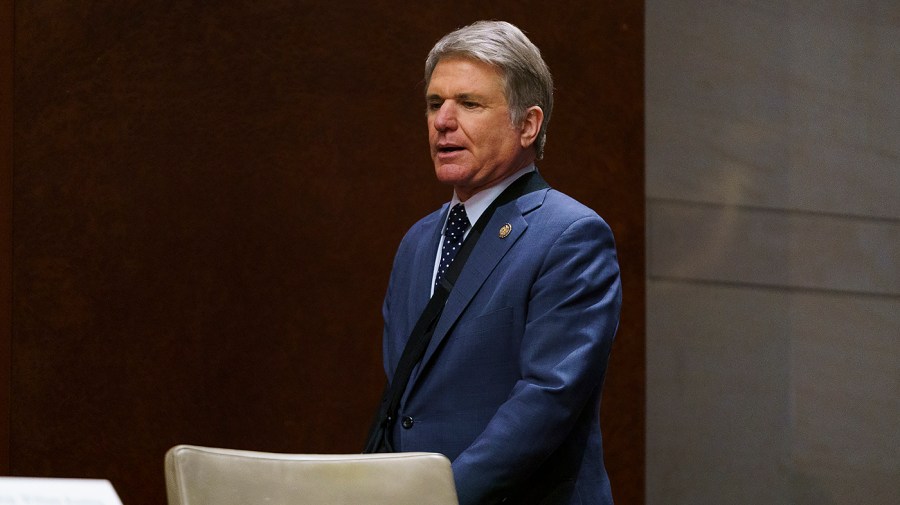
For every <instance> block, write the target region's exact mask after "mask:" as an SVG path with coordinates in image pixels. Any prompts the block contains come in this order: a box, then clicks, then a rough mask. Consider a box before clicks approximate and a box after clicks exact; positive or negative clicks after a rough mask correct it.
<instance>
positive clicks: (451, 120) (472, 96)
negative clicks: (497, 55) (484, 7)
mask: <svg viewBox="0 0 900 505" xmlns="http://www.w3.org/2000/svg"><path fill="white" fill-rule="evenodd" d="M425 102H426V107H427V116H428V140H429V143H430V144H431V159H432V160H433V161H434V171H435V174H436V175H437V178H438V180H439V181H441V182H443V183H445V184H451V185H453V187H454V189H455V190H456V194H457V196H459V198H460V200H462V201H465V200H467V199H468V198H469V197H470V196H472V195H473V194H475V193H477V192H478V191H481V190H482V189H485V188H488V187H490V186H493V185H494V184H496V183H498V182H500V181H501V180H502V179H504V178H505V177H506V176H508V175H511V174H513V173H515V172H516V171H517V170H519V169H520V168H522V167H524V166H526V165H527V164H529V163H531V162H532V161H533V159H534V153H533V150H530V149H527V148H528V147H529V146H530V145H531V141H529V140H527V139H525V138H523V135H522V128H516V127H514V126H513V125H512V124H511V123H510V116H509V107H508V105H507V102H506V95H505V93H504V88H503V79H502V78H501V76H500V72H499V71H498V70H497V69H496V68H494V67H493V66H491V65H488V64H486V63H483V62H480V61H477V60H471V59H467V58H460V57H450V58H444V59H442V60H440V61H439V62H438V64H437V65H436V66H435V68H434V72H433V73H432V74H431V81H430V82H429V84H428V90H427V91H426V92H425Z"/></svg>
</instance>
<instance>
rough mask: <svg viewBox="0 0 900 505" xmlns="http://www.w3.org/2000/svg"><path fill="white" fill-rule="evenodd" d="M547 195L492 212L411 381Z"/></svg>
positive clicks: (537, 194)
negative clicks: (502, 233) (503, 233)
mask: <svg viewBox="0 0 900 505" xmlns="http://www.w3.org/2000/svg"><path fill="white" fill-rule="evenodd" d="M546 194H547V190H546V189H544V190H540V191H535V192H532V193H529V194H527V195H524V196H522V197H521V198H519V199H518V200H516V201H515V202H510V203H508V204H506V205H504V206H503V207H500V208H498V209H497V211H496V212H494V215H493V216H492V217H491V220H490V221H489V222H488V224H487V226H486V227H485V229H484V233H483V234H482V236H481V239H480V240H479V241H478V243H477V244H476V245H475V249H473V250H472V254H471V256H469V259H468V261H466V264H465V267H464V268H463V270H462V272H460V275H459V278H458V279H457V280H456V284H455V285H454V287H453V290H452V291H451V292H450V297H449V298H448V299H447V304H446V305H444V311H443V312H442V313H441V317H440V319H439V320H438V323H437V326H436V327H435V329H434V335H433V336H432V337H431V342H430V343H429V344H428V348H427V349H426V350H425V355H424V356H423V358H422V361H421V363H420V364H419V365H420V366H419V367H417V370H416V371H415V373H414V375H413V378H412V379H411V383H414V382H415V381H416V379H417V378H418V374H419V371H420V370H423V369H426V367H427V365H428V362H429V361H430V360H431V358H432V357H433V356H434V354H435V351H436V350H437V348H438V347H439V346H440V345H441V342H442V341H443V340H444V339H445V338H446V337H447V335H448V334H449V332H450V330H451V329H452V328H453V326H454V325H455V324H456V321H457V320H458V319H459V317H460V316H461V315H462V313H463V311H464V310H465V309H466V307H468V305H469V303H470V302H471V301H472V298H473V297H474V296H475V294H476V293H477V292H478V290H479V289H480V288H481V286H482V284H484V281H485V280H486V279H487V277H488V275H490V273H491V272H492V271H493V270H494V268H495V267H496V266H497V264H498V263H500V261H501V260H502V259H503V257H504V256H505V255H506V254H507V252H509V250H510V249H511V248H512V247H513V245H515V243H516V242H517V241H518V240H519V237H521V236H522V234H523V233H524V232H525V230H526V229H527V228H528V221H526V219H525V217H524V216H525V215H526V214H528V213H529V212H531V211H533V210H534V209H536V208H537V207H540V205H541V203H543V201H544V196H545V195H546ZM506 224H509V225H510V226H511V228H512V229H511V230H510V231H509V235H507V236H505V237H504V238H500V236H499V235H500V233H499V231H500V229H501V227H503V226H504V225H506ZM407 392H408V391H407Z"/></svg>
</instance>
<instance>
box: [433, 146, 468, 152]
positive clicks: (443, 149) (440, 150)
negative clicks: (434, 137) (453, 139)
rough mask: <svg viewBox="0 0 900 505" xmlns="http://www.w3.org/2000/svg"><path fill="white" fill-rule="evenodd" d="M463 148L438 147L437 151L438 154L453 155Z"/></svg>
mask: <svg viewBox="0 0 900 505" xmlns="http://www.w3.org/2000/svg"><path fill="white" fill-rule="evenodd" d="M462 150H463V148H462V147H460V146H438V148H437V151H438V152H439V153H454V152H456V151H462Z"/></svg>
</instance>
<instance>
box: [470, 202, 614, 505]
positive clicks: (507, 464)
mask: <svg viewBox="0 0 900 505" xmlns="http://www.w3.org/2000/svg"><path fill="white" fill-rule="evenodd" d="M621 300H622V294H621V283H620V277H619V267H618V263H617V259H616V252H615V245H614V243H613V237H612V232H611V231H610V229H609V227H608V226H607V224H606V223H605V222H604V221H603V220H602V219H600V218H599V217H597V216H596V215H594V216H590V217H584V218H581V219H579V220H577V221H575V222H573V223H572V224H571V225H569V226H568V228H567V229H566V230H565V231H564V232H563V233H562V234H561V235H560V236H559V238H558V239H557V240H556V241H555V242H554V243H553V245H552V247H550V249H549V250H548V251H546V253H545V257H544V261H543V263H542V266H541V267H540V269H539V272H538V273H537V277H536V280H535V282H534V284H533V285H532V287H531V291H530V299H529V301H528V307H527V318H526V324H525V330H524V334H523V336H522V345H521V353H520V356H519V357H518V359H519V367H520V370H521V378H520V379H519V380H518V381H517V383H516V384H515V386H514V388H513V390H512V391H511V393H510V395H509V398H508V399H507V400H506V401H505V402H504V403H503V404H502V405H501V406H500V408H499V409H498V411H497V412H496V414H495V415H494V416H493V418H492V419H491V421H490V422H489V423H488V425H487V427H486V429H485V430H484V432H482V433H481V435H480V436H479V437H478V438H477V439H476V440H475V441H474V442H473V443H472V445H471V446H469V447H468V448H467V449H466V450H465V451H463V452H462V454H460V455H459V457H458V458H456V459H455V460H454V462H453V471H454V475H455V477H456V482H457V492H458V494H459V499H460V504H461V505H474V504H483V503H493V502H494V501H496V500H498V499H500V498H502V497H503V496H504V495H505V494H507V493H509V492H510V491H512V490H514V489H515V488H516V486H517V485H518V484H519V483H521V482H523V481H525V480H526V479H528V478H529V476H530V475H531V474H532V473H533V472H534V471H535V470H536V469H537V468H538V467H539V466H540V465H541V463H543V462H544V461H545V460H546V458H547V457H548V456H550V455H551V454H552V453H553V452H554V451H555V450H556V449H557V448H558V447H559V446H560V444H561V443H562V442H563V440H565V439H566V437H567V436H568V435H569V433H570V432H571V431H572V430H573V427H574V425H575V423H576V420H577V419H578V417H579V416H580V415H581V414H582V411H583V410H584V409H585V408H586V406H587V403H588V402H589V401H590V399H591V398H596V391H597V389H598V388H600V387H601V385H602V382H603V378H604V375H605V372H606V365H607V361H608V358H609V352H610V347H611V345H612V341H613V338H614V336H615V332H616V328H617V326H618V321H619V310H620V307H621ZM597 422H599V420H598V421H597Z"/></svg>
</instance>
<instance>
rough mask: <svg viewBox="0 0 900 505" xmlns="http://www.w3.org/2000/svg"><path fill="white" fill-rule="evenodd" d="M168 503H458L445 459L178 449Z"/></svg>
mask: <svg viewBox="0 0 900 505" xmlns="http://www.w3.org/2000/svg"><path fill="white" fill-rule="evenodd" d="M166 488H167V491H168V497H169V505H458V502H457V498H456V489H455V487H454V484H453V474H452V472H451V469H450V461H448V460H447V458H446V457H444V456H443V455H440V454H432V453H396V454H348V455H314V454H276V453H266V452H254V451H239V450H233V449H215V448H211V447H198V446H190V445H179V446H176V447H173V448H171V449H169V451H168V452H167V453H166Z"/></svg>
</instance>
